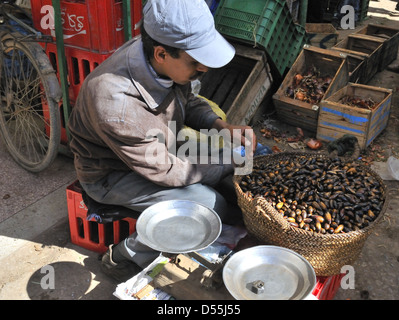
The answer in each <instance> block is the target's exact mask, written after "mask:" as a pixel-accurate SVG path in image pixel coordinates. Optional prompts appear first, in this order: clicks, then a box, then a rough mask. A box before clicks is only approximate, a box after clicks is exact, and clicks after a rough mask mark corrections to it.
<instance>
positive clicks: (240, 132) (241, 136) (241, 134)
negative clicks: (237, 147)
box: [213, 119, 257, 153]
mask: <svg viewBox="0 0 399 320" xmlns="http://www.w3.org/2000/svg"><path fill="white" fill-rule="evenodd" d="M213 128H215V129H217V130H219V131H220V130H222V129H227V130H229V132H230V137H231V139H232V142H237V141H240V143H241V145H242V146H244V147H251V149H250V150H251V151H252V153H254V152H255V149H256V144H257V142H256V141H257V139H256V135H255V133H254V131H253V129H252V128H251V127H250V126H242V125H232V124H229V123H227V122H226V121H223V120H222V119H217V120H216V121H215V122H214V124H213Z"/></svg>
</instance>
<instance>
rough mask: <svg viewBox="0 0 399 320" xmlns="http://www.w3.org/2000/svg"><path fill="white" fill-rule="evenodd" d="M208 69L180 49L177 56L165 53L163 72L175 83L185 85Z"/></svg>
mask: <svg viewBox="0 0 399 320" xmlns="http://www.w3.org/2000/svg"><path fill="white" fill-rule="evenodd" d="M207 71H208V67H206V66H204V65H203V64H201V63H199V62H198V61H196V60H194V59H193V58H192V57H191V56H189V55H188V54H187V53H186V52H184V51H181V52H180V57H179V58H177V59H176V58H173V57H172V56H170V55H169V54H168V53H167V52H166V53H165V63H164V64H163V73H164V75H165V76H167V77H169V78H170V79H172V80H173V81H174V82H176V83H177V84H181V85H185V84H187V83H189V82H190V81H193V80H195V79H197V78H198V77H200V76H201V75H202V74H203V73H205V72H207Z"/></svg>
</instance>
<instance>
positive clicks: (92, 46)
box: [31, 0, 142, 53]
mask: <svg viewBox="0 0 399 320" xmlns="http://www.w3.org/2000/svg"><path fill="white" fill-rule="evenodd" d="M130 6H131V24H132V26H131V27H132V30H131V31H132V36H136V35H138V34H139V33H140V31H139V30H134V25H135V24H136V23H138V22H139V21H140V19H141V16H142V0H131V2H130ZM60 7H61V18H62V25H63V33H64V43H65V45H67V46H75V47H78V48H83V49H86V50H90V51H93V52H97V53H108V52H112V51H115V50H116V49H117V48H119V47H120V46H121V45H122V44H123V43H124V42H125V37H124V26H123V22H124V21H123V4H122V1H121V0H62V1H61V2H60ZM31 9H32V19H33V26H34V27H35V29H37V30H38V31H40V32H42V33H43V34H46V35H52V36H55V32H54V21H52V20H53V18H52V17H51V11H52V12H53V11H54V10H53V7H52V0H31Z"/></svg>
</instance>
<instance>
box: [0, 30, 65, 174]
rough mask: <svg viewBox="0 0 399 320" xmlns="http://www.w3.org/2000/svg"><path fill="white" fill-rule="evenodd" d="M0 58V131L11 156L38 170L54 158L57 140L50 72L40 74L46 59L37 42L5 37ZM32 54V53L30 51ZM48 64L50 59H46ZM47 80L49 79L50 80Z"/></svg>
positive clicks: (54, 104) (57, 132) (58, 119)
mask: <svg viewBox="0 0 399 320" xmlns="http://www.w3.org/2000/svg"><path fill="white" fill-rule="evenodd" d="M2 42H3V52H2V54H3V57H2V59H0V62H1V66H0V130H1V135H2V136H3V138H4V139H5V140H6V146H7V148H8V150H9V151H10V153H11V155H12V156H13V157H14V158H15V159H16V160H17V162H19V163H20V164H21V166H23V167H24V168H26V169H28V170H30V171H34V172H38V171H41V170H43V169H44V168H45V167H46V166H47V165H48V164H49V163H51V161H52V160H53V159H54V158H55V156H56V154H57V151H58V144H59V143H60V114H59V108H58V104H57V103H56V102H55V101H49V100H48V99H47V97H48V92H47V91H46V90H49V85H48V84H49V83H50V81H51V83H52V85H51V87H52V86H53V85H54V82H56V83H58V79H57V78H56V76H55V73H54V74H51V75H49V74H48V73H46V75H44V74H42V73H41V70H42V69H41V68H42V65H41V64H38V63H37V62H36V61H37V60H36V59H39V57H38V56H37V54H39V56H40V57H41V59H40V61H41V63H42V61H44V60H43V59H46V58H47V57H46V56H45V53H44V52H43V51H41V50H40V49H41V48H40V47H39V45H38V44H32V43H24V44H21V43H19V42H18V40H16V39H14V38H13V37H7V36H5V37H4V38H2ZM33 53H34V54H33ZM48 64H50V61H48ZM50 79H51V80H50Z"/></svg>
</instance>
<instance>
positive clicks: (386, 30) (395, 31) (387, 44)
mask: <svg viewBox="0 0 399 320" xmlns="http://www.w3.org/2000/svg"><path fill="white" fill-rule="evenodd" d="M356 33H357V34H364V35H368V36H371V37H377V38H380V39H383V40H384V43H383V45H382V49H381V51H382V53H381V59H380V63H379V65H378V66H379V71H382V70H384V69H385V68H386V67H387V66H388V65H389V64H390V63H391V62H392V61H394V60H395V59H396V57H397V55H398V47H399V28H391V27H386V26H381V25H376V24H368V25H367V26H365V27H364V28H362V29H360V30H359V31H357V32H356Z"/></svg>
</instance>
